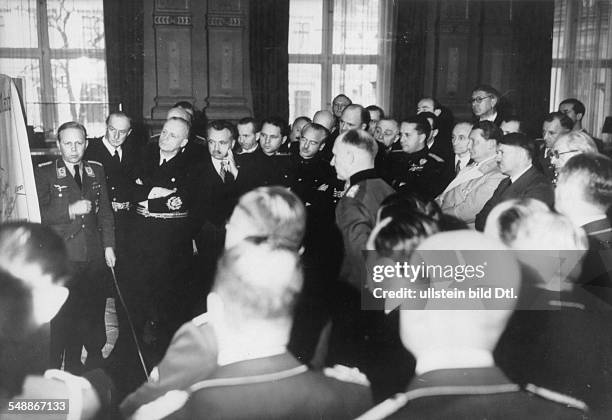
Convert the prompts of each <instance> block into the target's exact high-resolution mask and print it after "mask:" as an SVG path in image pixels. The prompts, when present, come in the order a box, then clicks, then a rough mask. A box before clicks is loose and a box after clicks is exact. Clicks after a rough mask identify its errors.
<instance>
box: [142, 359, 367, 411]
mask: <svg viewBox="0 0 612 420" xmlns="http://www.w3.org/2000/svg"><path fill="white" fill-rule="evenodd" d="M189 393H190V394H191V395H190V397H189V400H188V401H187V402H186V404H185V405H184V406H183V408H182V409H181V410H180V411H178V412H175V413H173V414H171V415H170V416H169V417H168V418H171V419H197V418H207V419H232V420H233V419H317V420H318V419H334V420H335V419H352V418H355V417H356V416H357V415H359V414H360V413H362V412H364V411H365V410H366V409H367V408H369V407H370V406H371V401H372V400H371V396H370V391H369V388H368V387H367V386H364V385H362V384H357V383H351V382H344V381H341V380H338V379H335V378H331V377H327V376H325V375H323V374H322V373H320V372H314V371H311V370H309V369H308V368H307V367H306V366H305V365H302V364H300V363H299V362H298V361H297V360H296V359H295V358H294V357H293V356H291V355H290V354H289V353H284V354H279V355H276V356H270V357H264V358H260V359H253V360H246V361H242V362H237V363H232V364H229V365H226V366H221V367H219V368H217V369H216V370H215V371H214V372H213V374H212V376H211V378H210V379H209V380H205V381H202V382H200V383H198V384H195V385H194V386H192V387H190V390H189ZM160 402H163V400H160ZM164 405H166V406H167V404H164ZM143 408H144V409H146V408H147V407H143ZM150 408H154V406H152V405H151V406H150ZM156 411H157V410H154V411H153V412H156ZM143 412H144V410H143ZM137 414H138V413H137ZM145 414H146V412H145ZM135 418H139V417H137V416H135ZM143 418H145V417H144V416H143ZM149 418H150V417H149Z"/></svg>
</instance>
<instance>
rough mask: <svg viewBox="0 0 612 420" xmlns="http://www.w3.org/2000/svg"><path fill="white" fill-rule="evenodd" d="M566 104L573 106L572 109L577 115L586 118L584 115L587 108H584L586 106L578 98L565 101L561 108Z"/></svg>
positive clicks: (562, 102)
mask: <svg viewBox="0 0 612 420" xmlns="http://www.w3.org/2000/svg"><path fill="white" fill-rule="evenodd" d="M565 104H571V105H572V109H573V110H574V112H575V113H576V114H582V115H583V116H584V113H585V112H586V108H585V107H584V104H583V103H582V102H580V101H579V100H578V99H576V98H567V99H564V100H563V101H561V103H560V104H559V106H561V105H565Z"/></svg>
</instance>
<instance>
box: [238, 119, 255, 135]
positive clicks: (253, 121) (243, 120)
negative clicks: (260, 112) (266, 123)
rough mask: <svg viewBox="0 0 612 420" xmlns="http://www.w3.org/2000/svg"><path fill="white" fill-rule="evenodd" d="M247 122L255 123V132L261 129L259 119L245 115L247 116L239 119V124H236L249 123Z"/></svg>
mask: <svg viewBox="0 0 612 420" xmlns="http://www.w3.org/2000/svg"><path fill="white" fill-rule="evenodd" d="M247 124H253V131H254V132H255V133H257V132H258V131H259V130H260V129H261V127H260V126H259V123H258V122H257V120H256V119H255V118H253V117H245V118H241V119H239V120H238V124H236V126H239V125H247Z"/></svg>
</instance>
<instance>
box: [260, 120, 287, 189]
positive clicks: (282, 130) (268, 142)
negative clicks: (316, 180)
mask: <svg viewBox="0 0 612 420" xmlns="http://www.w3.org/2000/svg"><path fill="white" fill-rule="evenodd" d="M287 131H288V128H287V124H286V123H285V122H284V121H283V120H282V119H280V118H277V117H271V118H268V119H266V120H264V121H263V123H262V125H261V131H260V133H259V145H260V146H261V150H262V151H263V154H264V155H265V159H262V160H261V161H258V165H260V166H261V167H260V168H258V169H260V170H261V171H262V174H263V175H262V177H263V178H262V179H263V184H262V185H265V186H271V185H282V186H283V187H290V186H291V185H293V182H294V180H295V170H294V167H293V161H292V160H291V154H290V153H281V152H279V150H280V149H281V146H282V145H283V144H285V143H286V142H287Z"/></svg>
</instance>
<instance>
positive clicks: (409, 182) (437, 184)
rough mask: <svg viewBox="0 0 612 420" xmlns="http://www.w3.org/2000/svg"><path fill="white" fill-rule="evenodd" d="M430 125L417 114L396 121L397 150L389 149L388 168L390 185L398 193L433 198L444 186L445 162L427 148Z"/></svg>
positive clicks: (445, 179) (445, 180)
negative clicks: (399, 147)
mask: <svg viewBox="0 0 612 420" xmlns="http://www.w3.org/2000/svg"><path fill="white" fill-rule="evenodd" d="M430 130H431V127H430V125H429V122H428V121H427V119H425V118H424V117H422V116H420V115H416V116H413V117H408V118H406V119H404V120H403V121H402V122H401V124H400V144H401V146H402V150H401V151H394V150H392V151H391V153H390V158H389V165H390V168H389V172H390V173H391V179H392V185H393V187H395V188H396V189H397V190H398V191H399V192H402V193H413V194H414V193H416V194H418V195H420V196H421V197H422V198H423V199H426V200H433V199H434V198H435V197H437V196H438V195H439V194H440V193H441V192H442V191H443V190H444V188H445V187H446V184H447V183H448V176H447V173H446V166H447V165H446V163H445V162H444V159H442V158H441V157H440V156H438V155H436V154H434V153H430V152H429V150H428V149H427V144H426V141H427V137H429V132H430Z"/></svg>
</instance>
